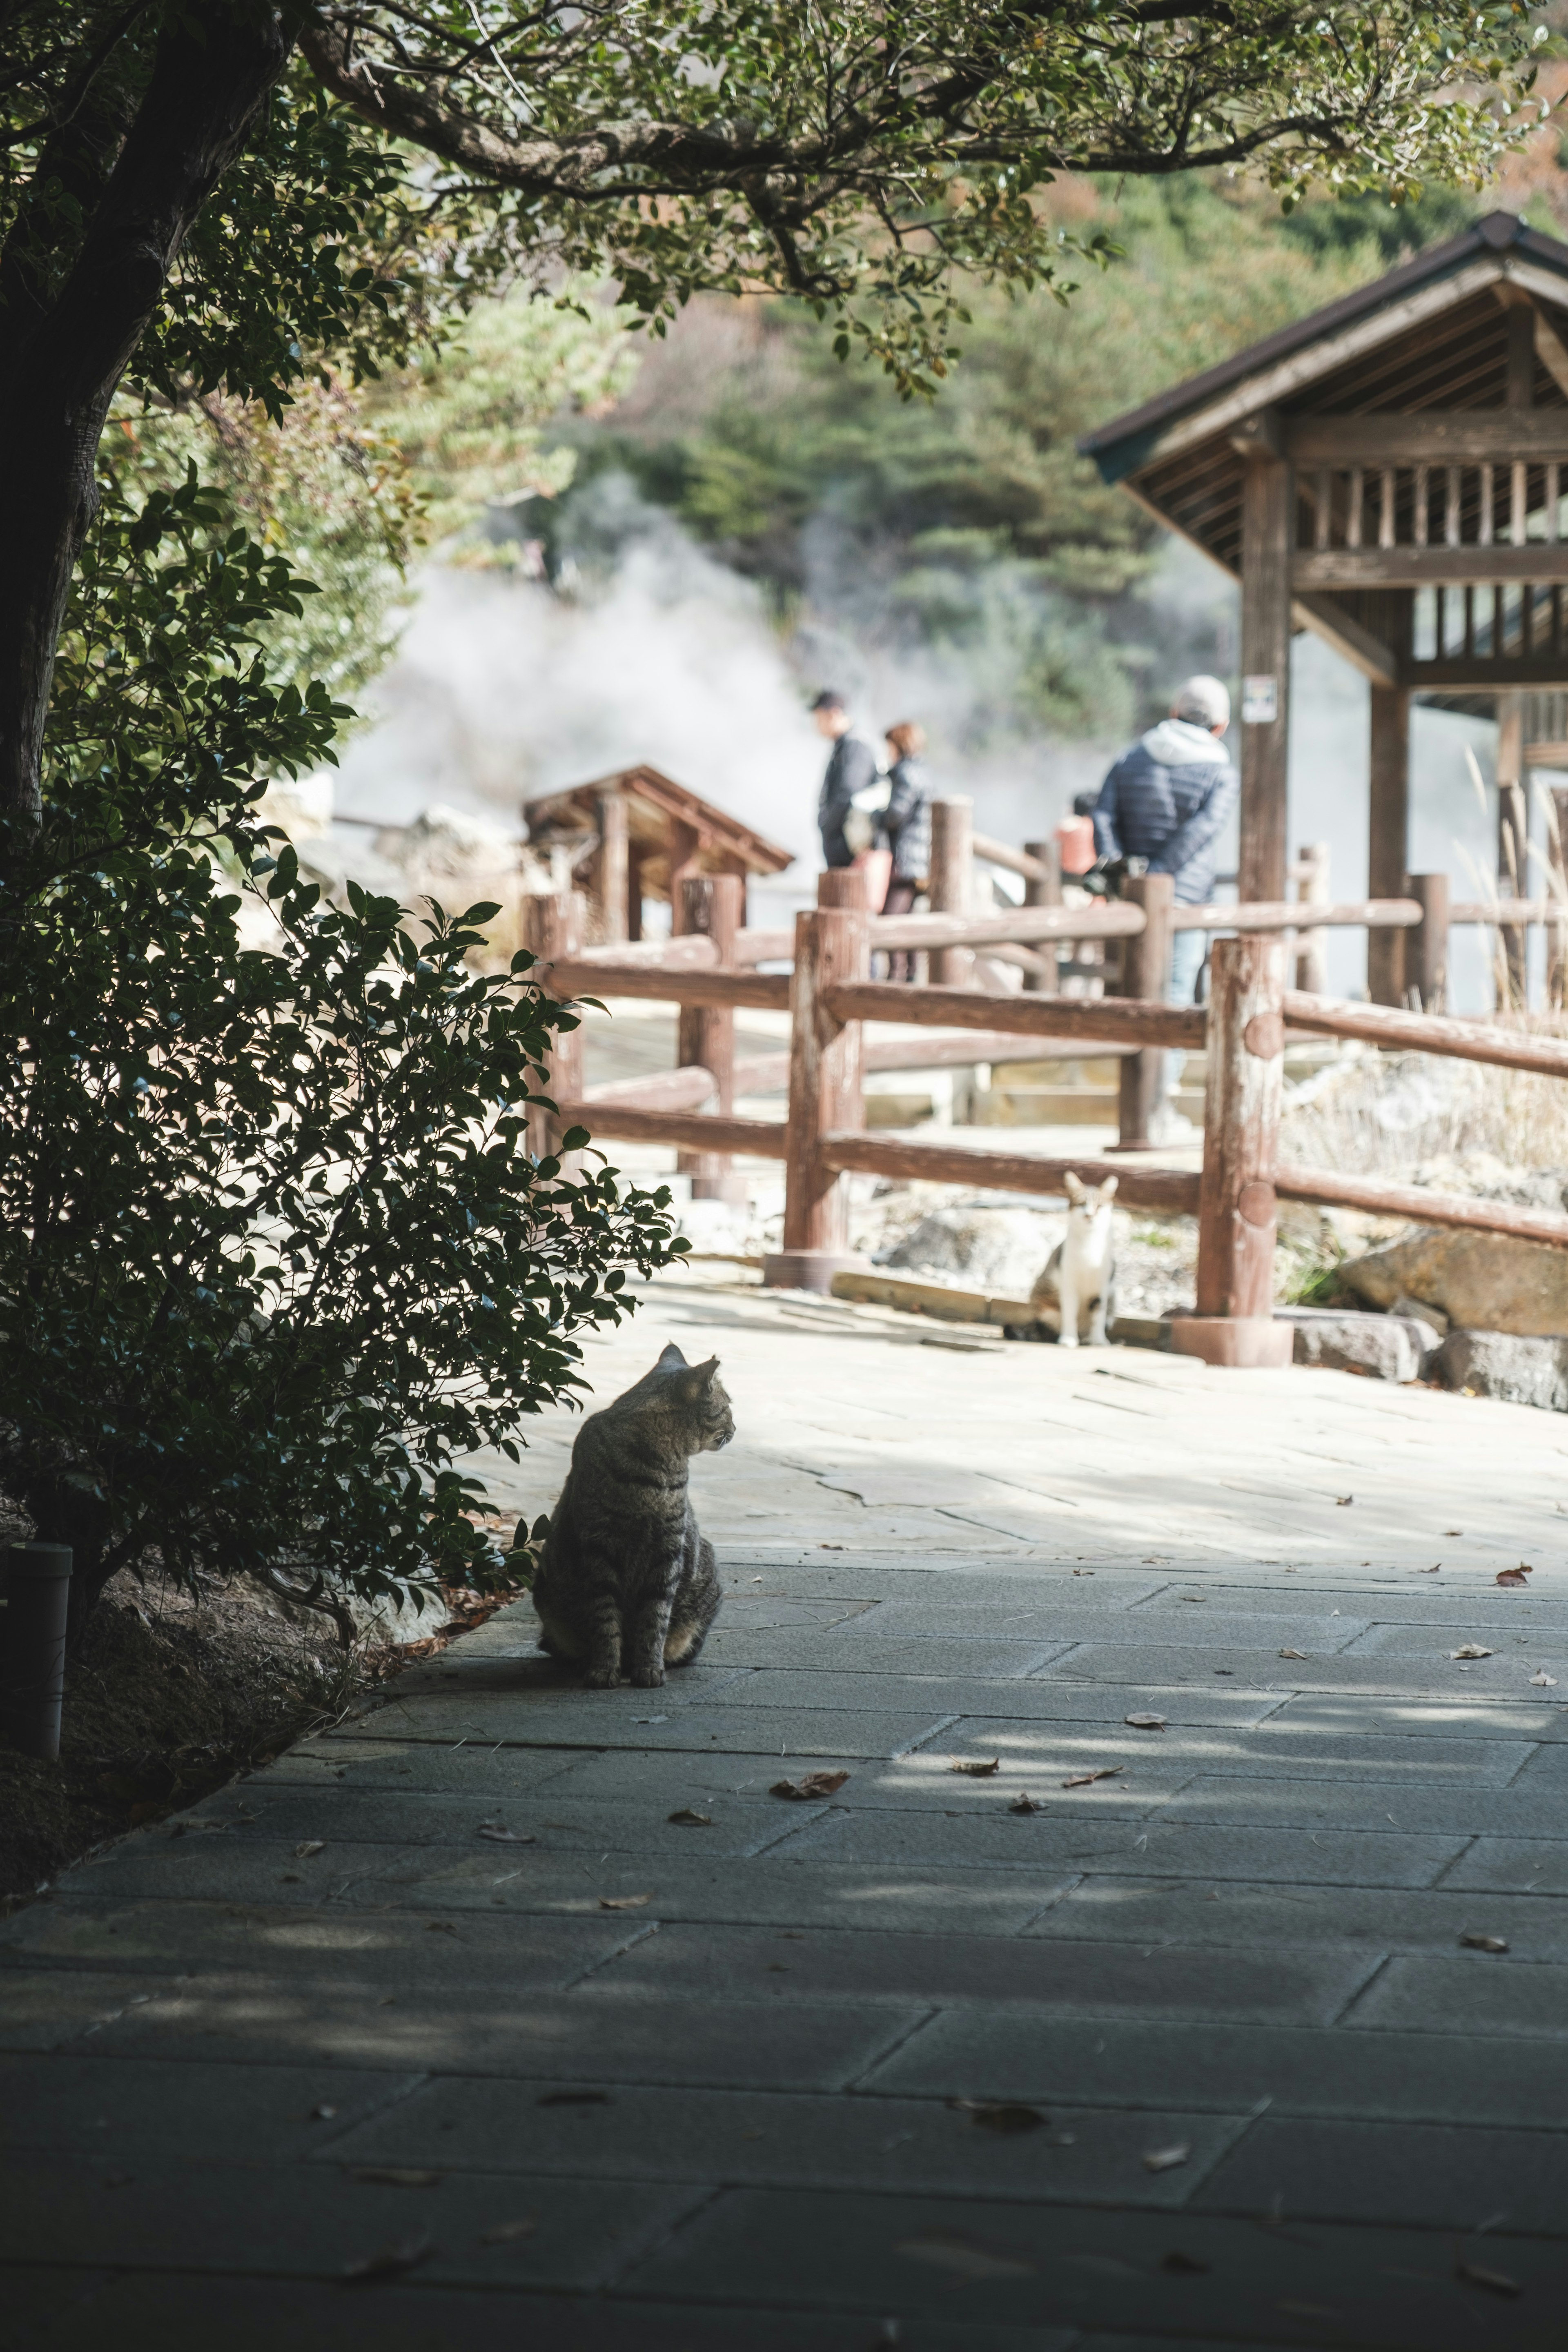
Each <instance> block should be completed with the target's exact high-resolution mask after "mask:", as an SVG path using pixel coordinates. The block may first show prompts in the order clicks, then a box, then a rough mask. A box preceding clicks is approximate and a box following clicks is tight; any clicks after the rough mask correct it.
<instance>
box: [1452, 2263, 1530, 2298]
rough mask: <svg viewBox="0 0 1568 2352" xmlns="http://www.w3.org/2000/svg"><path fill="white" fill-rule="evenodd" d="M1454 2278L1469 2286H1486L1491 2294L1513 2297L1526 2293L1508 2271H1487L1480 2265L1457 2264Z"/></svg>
mask: <svg viewBox="0 0 1568 2352" xmlns="http://www.w3.org/2000/svg"><path fill="white" fill-rule="evenodd" d="M1454 2276H1455V2277H1456V2278H1457V2279H1463V2281H1464V2283H1465V2284H1466V2285H1467V2286H1484V2287H1485V2288H1486V2289H1487V2290H1488V2292H1489V2294H1506V2295H1510V2296H1511V2295H1516V2294H1523V2293H1524V2289H1523V2288H1522V2287H1521V2284H1520V2283H1519V2281H1518V2280H1517V2279H1513V2278H1510V2276H1509V2274H1508V2273H1507V2272H1506V2271H1486V2270H1483V2269H1482V2268H1481V2266H1480V2264H1479V2263H1455V2265H1454Z"/></svg>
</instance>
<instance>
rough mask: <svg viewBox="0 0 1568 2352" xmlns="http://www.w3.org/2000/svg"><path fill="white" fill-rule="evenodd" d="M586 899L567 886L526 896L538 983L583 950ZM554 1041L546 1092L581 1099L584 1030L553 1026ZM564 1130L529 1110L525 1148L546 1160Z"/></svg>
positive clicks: (549, 1116) (549, 1115)
mask: <svg viewBox="0 0 1568 2352" xmlns="http://www.w3.org/2000/svg"><path fill="white" fill-rule="evenodd" d="M587 914H588V902H587V900H586V899H585V898H584V896H583V893H582V892H581V891H580V890H567V891H564V892H563V894H562V895H561V897H559V898H530V899H529V900H528V902H527V907H526V915H527V921H526V924H525V930H526V935H527V936H526V939H525V942H524V943H525V945H526V946H527V947H528V948H529V949H530V950H531V952H532V953H533V954H534V955H535V956H537V957H538V959H539V961H540V962H541V963H542V964H543V965H545V966H546V967H547V969H546V970H544V971H541V972H540V973H539V974H538V975H537V977H538V979H539V982H540V984H541V985H542V987H544V988H546V989H549V987H550V973H549V970H548V966H550V965H551V964H552V963H554V962H555V961H556V960H557V959H558V958H559V959H560V960H562V961H565V960H566V959H567V958H569V957H572V956H574V955H578V954H580V953H581V951H582V947H583V940H584V933H585V932H586V930H587V927H588V926H587ZM554 1037H555V1043H554V1045H553V1046H552V1049H551V1052H550V1054H549V1055H548V1057H547V1063H546V1067H547V1071H548V1076H547V1080H546V1090H547V1092H548V1093H549V1095H550V1097H551V1098H552V1101H554V1102H558V1103H563V1102H581V1100H582V1098H583V1032H582V1030H581V1029H580V1028H579V1029H572V1030H559V1029H558V1030H556V1031H555V1032H554ZM562 1134H563V1124H562V1122H561V1120H559V1119H558V1118H556V1117H555V1116H554V1114H553V1112H552V1111H547V1110H543V1109H533V1110H531V1111H530V1112H529V1114H528V1146H529V1150H531V1152H533V1153H534V1155H535V1157H536V1158H538V1159H540V1160H544V1159H548V1158H549V1157H550V1155H551V1154H552V1152H554V1151H555V1150H557V1149H558V1147H559V1144H560V1139H561V1136H562Z"/></svg>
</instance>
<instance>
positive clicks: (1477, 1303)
mask: <svg viewBox="0 0 1568 2352" xmlns="http://www.w3.org/2000/svg"><path fill="white" fill-rule="evenodd" d="M1339 1271H1340V1278H1341V1280H1342V1282H1343V1283H1344V1284H1345V1285H1346V1286H1347V1287H1348V1288H1350V1289H1352V1290H1353V1291H1354V1292H1355V1294H1356V1296H1357V1297H1358V1298H1364V1299H1365V1300H1366V1302H1367V1304H1368V1306H1369V1307H1392V1306H1393V1305H1394V1301H1395V1299H1398V1298H1412V1299H1421V1300H1424V1301H1426V1300H1429V1301H1430V1302H1431V1304H1432V1305H1433V1306H1434V1307H1440V1308H1441V1309H1442V1311H1443V1313H1444V1314H1445V1315H1447V1318H1448V1320H1449V1322H1450V1323H1452V1324H1458V1325H1461V1326H1463V1327H1464V1328H1466V1329H1468V1330H1472V1331H1494V1332H1495V1331H1507V1332H1511V1333H1513V1334H1515V1335H1516V1336H1518V1337H1523V1338H1532V1339H1540V1338H1552V1339H1555V1338H1558V1337H1560V1336H1562V1335H1563V1334H1568V1250H1559V1249H1552V1248H1549V1247H1546V1246H1544V1245H1543V1244H1541V1243H1539V1242H1520V1241H1513V1240H1510V1239H1509V1238H1508V1237H1507V1236H1506V1235H1504V1234H1478V1233H1468V1232H1466V1231H1464V1230H1463V1229H1462V1228H1458V1227H1450V1228H1447V1229H1444V1228H1441V1227H1436V1226H1419V1227H1417V1228H1416V1230H1415V1232H1414V1233H1410V1234H1406V1235H1405V1238H1404V1240H1403V1241H1396V1242H1391V1243H1390V1244H1388V1246H1387V1247H1386V1248H1385V1249H1377V1250H1369V1251H1368V1253H1367V1255H1365V1256H1364V1257H1355V1258H1349V1259H1347V1260H1346V1262H1345V1264H1344V1265H1342V1266H1341V1267H1340V1270H1339Z"/></svg>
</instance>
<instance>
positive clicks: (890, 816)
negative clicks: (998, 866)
mask: <svg viewBox="0 0 1568 2352" xmlns="http://www.w3.org/2000/svg"><path fill="white" fill-rule="evenodd" d="M885 740H886V741H887V746H888V805H887V807H886V808H885V809H884V810H883V811H882V817H881V834H882V838H883V840H884V841H885V842H886V844H887V846H888V847H889V849H890V850H891V851H892V853H893V870H892V874H891V875H890V877H889V882H888V895H887V897H886V898H884V899H883V901H882V912H883V914H884V915H907V914H908V913H909V911H910V908H911V907H912V906H913V905H914V903H915V897H916V894H917V892H918V891H919V890H921V888H922V887H923V886H924V883H925V879H926V872H927V869H928V867H929V866H930V864H931V787H930V784H929V783H928V782H927V780H926V772H925V769H924V767H923V765H922V764H921V752H922V751H924V750H925V747H926V732H925V729H924V728H923V727H921V726H919V725H917V723H916V722H915V720H913V719H900V721H899V723H898V725H897V726H896V727H889V730H888V732H887V737H886V739H885ZM914 976H915V960H914V957H913V956H912V955H911V954H910V953H909V952H908V951H907V950H903V949H899V948H894V949H892V950H890V951H889V957H888V978H889V980H903V981H909V980H912V979H913V978H914Z"/></svg>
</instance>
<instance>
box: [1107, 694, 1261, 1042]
mask: <svg viewBox="0 0 1568 2352" xmlns="http://www.w3.org/2000/svg"><path fill="white" fill-rule="evenodd" d="M1229 725H1230V697H1229V695H1228V694H1227V693H1226V689H1225V688H1224V687H1223V686H1222V685H1221V684H1220V682H1219V680H1218V678H1217V677H1189V678H1188V679H1187V681H1186V683H1185V685H1184V687H1183V688H1181V690H1180V692H1179V693H1178V694H1177V696H1176V698H1175V700H1174V701H1173V703H1172V705H1171V715H1170V717H1169V718H1168V719H1161V721H1160V723H1159V725H1158V726H1157V727H1151V728H1150V730H1149V731H1148V733H1147V734H1146V735H1141V736H1140V737H1139V739H1138V740H1137V742H1136V743H1134V744H1133V746H1132V748H1131V751H1123V753H1122V754H1121V759H1120V760H1118V761H1117V762H1116V764H1115V766H1114V767H1113V768H1112V769H1111V771H1110V774H1109V775H1108V776H1107V777H1106V779H1105V782H1104V783H1103V784H1101V786H1100V797H1099V799H1098V800H1097V801H1096V803H1095V804H1094V812H1093V814H1094V845H1095V847H1096V849H1097V850H1098V851H1099V853H1100V856H1101V857H1142V858H1144V859H1146V860H1147V870H1148V871H1149V872H1150V873H1151V874H1169V875H1170V876H1172V877H1173V880H1174V883H1175V897H1176V898H1177V901H1178V902H1179V903H1180V904H1181V905H1183V906H1186V907H1196V906H1202V905H1204V904H1205V902H1206V901H1207V900H1209V899H1210V898H1213V896H1214V877H1215V864H1216V862H1217V858H1218V854H1219V836H1220V835H1221V834H1222V833H1223V831H1224V830H1225V825H1226V819H1227V818H1228V817H1229V815H1230V813H1231V811H1232V809H1233V808H1234V807H1235V806H1236V802H1237V793H1239V792H1240V790H1241V784H1240V780H1239V778H1238V777H1237V772H1236V770H1235V769H1234V768H1233V767H1232V766H1231V763H1230V760H1229V758H1228V756H1227V754H1226V751H1225V750H1224V748H1223V746H1222V744H1221V742H1220V738H1221V736H1223V735H1224V733H1225V732H1226V729H1227V728H1228V727H1229ZM1204 945H1205V934H1204V933H1203V932H1202V931H1178V932H1177V933H1176V935H1175V939H1174V940H1173V944H1172V959H1171V961H1172V969H1171V982H1170V987H1169V989H1168V991H1167V994H1168V996H1169V999H1170V1002H1171V1003H1174V1004H1190V1003H1191V1002H1192V998H1193V991H1194V984H1195V982H1196V980H1197V976H1198V972H1199V970H1200V968H1201V966H1202V963H1203V954H1204Z"/></svg>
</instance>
